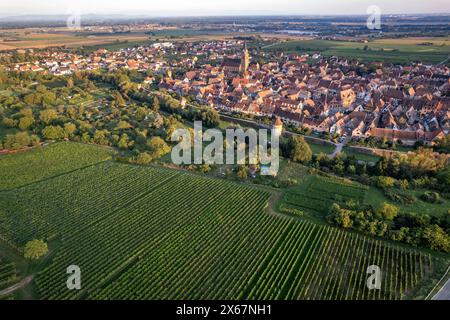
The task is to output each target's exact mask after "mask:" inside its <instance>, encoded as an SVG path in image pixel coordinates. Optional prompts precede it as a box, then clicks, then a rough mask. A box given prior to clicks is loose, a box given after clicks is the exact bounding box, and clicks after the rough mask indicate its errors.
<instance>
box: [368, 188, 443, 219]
mask: <svg viewBox="0 0 450 320" xmlns="http://www.w3.org/2000/svg"><path fill="white" fill-rule="evenodd" d="M425 191H426V190H420V189H418V190H414V189H413V190H407V191H406V192H407V193H408V194H410V195H413V196H414V197H416V199H417V201H416V202H415V203H413V204H409V205H406V204H400V203H397V202H393V201H391V200H389V199H388V198H387V197H386V196H385V195H384V193H383V191H382V190H381V189H379V188H376V187H370V189H369V192H367V193H366V197H365V199H364V202H365V203H367V204H370V205H372V206H374V207H375V208H376V207H378V206H379V205H380V204H381V203H383V202H387V203H390V204H393V205H395V206H396V207H398V208H399V209H400V211H401V212H404V213H415V214H417V215H421V214H427V215H429V216H446V215H447V211H448V210H449V209H450V201H449V200H448V199H445V198H442V199H443V201H444V202H443V203H428V202H425V201H422V200H421V198H420V197H421V195H422V194H423V193H424V192H425Z"/></svg>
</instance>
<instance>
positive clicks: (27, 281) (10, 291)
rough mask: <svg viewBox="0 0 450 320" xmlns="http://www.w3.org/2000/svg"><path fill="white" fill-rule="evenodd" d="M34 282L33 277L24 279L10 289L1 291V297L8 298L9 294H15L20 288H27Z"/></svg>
mask: <svg viewBox="0 0 450 320" xmlns="http://www.w3.org/2000/svg"><path fill="white" fill-rule="evenodd" d="M32 280H33V276H28V277H26V278H23V279H22V280H20V281H19V282H17V283H16V284H15V285H12V286H11V287H9V288H6V289H4V290H1V291H0V296H6V295H7V294H10V293H13V292H14V291H16V290H19V289H20V288H23V287H25V286H26V285H27V284H29V283H30V282H31V281H32Z"/></svg>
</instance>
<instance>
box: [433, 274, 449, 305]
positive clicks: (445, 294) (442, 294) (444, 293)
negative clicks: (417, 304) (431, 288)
mask: <svg viewBox="0 0 450 320" xmlns="http://www.w3.org/2000/svg"><path fill="white" fill-rule="evenodd" d="M431 300H450V279H448V280H447V282H446V283H445V284H444V285H443V286H442V288H441V290H439V291H438V293H436V294H435V295H434V297H433V298H431Z"/></svg>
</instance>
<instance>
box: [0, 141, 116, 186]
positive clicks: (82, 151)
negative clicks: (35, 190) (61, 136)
mask: <svg viewBox="0 0 450 320" xmlns="http://www.w3.org/2000/svg"><path fill="white" fill-rule="evenodd" d="M111 155H112V151H111V150H110V149H107V148H98V147H96V146H89V145H82V144H76V143H69V142H63V143H57V144H52V145H49V146H47V147H45V148H43V147H37V148H35V149H33V150H30V151H28V152H24V153H21V154H11V155H1V156H0V190H6V189H12V188H17V187H20V186H23V185H25V184H28V183H32V182H34V181H38V180H42V179H45V178H49V177H53V176H56V175H60V174H63V173H66V172H69V171H73V170H76V169H79V168H83V167H87V166H90V165H92V164H95V163H98V162H101V161H106V160H109V159H111Z"/></svg>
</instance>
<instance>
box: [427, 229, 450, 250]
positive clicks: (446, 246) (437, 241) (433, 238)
mask: <svg viewBox="0 0 450 320" xmlns="http://www.w3.org/2000/svg"><path fill="white" fill-rule="evenodd" d="M423 239H424V240H425V242H426V243H427V244H428V245H429V246H430V248H431V249H433V250H442V251H444V252H450V236H449V235H448V234H447V233H446V232H445V231H444V230H443V229H442V228H441V227H439V226H438V225H436V224H434V225H431V226H428V227H426V228H425V230H424V231H423Z"/></svg>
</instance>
